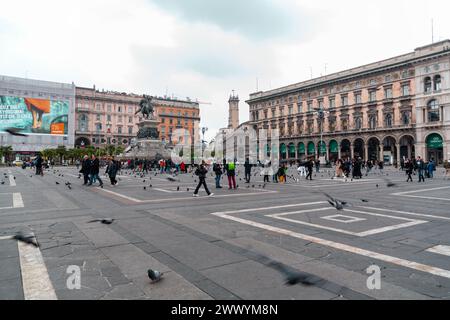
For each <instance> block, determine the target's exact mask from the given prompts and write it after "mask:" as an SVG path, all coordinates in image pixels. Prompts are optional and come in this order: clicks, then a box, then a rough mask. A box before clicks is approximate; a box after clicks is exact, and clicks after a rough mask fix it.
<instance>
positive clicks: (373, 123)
mask: <svg viewBox="0 0 450 320" xmlns="http://www.w3.org/2000/svg"><path fill="white" fill-rule="evenodd" d="M376 127H377V116H375V115H371V116H370V117H369V128H370V129H375V128H376Z"/></svg>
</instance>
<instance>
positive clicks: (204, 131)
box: [202, 127, 208, 158]
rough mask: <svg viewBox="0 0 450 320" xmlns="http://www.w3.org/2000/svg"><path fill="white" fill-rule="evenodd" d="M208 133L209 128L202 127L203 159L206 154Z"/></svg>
mask: <svg viewBox="0 0 450 320" xmlns="http://www.w3.org/2000/svg"><path fill="white" fill-rule="evenodd" d="M206 131H208V128H207V127H202V135H203V138H202V158H203V156H204V153H205V143H206V141H205V133H206Z"/></svg>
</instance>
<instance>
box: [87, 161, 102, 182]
mask: <svg viewBox="0 0 450 320" xmlns="http://www.w3.org/2000/svg"><path fill="white" fill-rule="evenodd" d="M99 172H100V161H99V160H98V158H97V157H96V156H95V155H94V154H93V155H92V162H91V180H90V182H89V185H90V186H92V183H93V181H94V179H97V180H98V182H99V183H100V187H102V188H103V181H102V179H100V175H99Z"/></svg>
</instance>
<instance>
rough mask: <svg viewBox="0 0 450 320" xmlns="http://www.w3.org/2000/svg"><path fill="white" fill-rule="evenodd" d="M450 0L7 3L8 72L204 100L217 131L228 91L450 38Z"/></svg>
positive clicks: (1, 33) (244, 94)
mask: <svg viewBox="0 0 450 320" xmlns="http://www.w3.org/2000/svg"><path fill="white" fill-rule="evenodd" d="M449 11H450V2H448V1H447V0H428V1H423V0H422V1H417V0H377V1H361V0H340V1H337V0H222V1H219V0H127V1H123V0H120V1H119V0H81V1H68V0H66V1H65V0H39V1H36V0H17V1H7V0H2V1H1V10H0V44H1V45H0V74H4V75H10V76H18V77H28V78H33V79H42V80H50V81H61V82H69V83H70V82H72V81H73V82H75V84H77V85H79V86H87V87H91V86H92V85H94V84H95V85H96V87H97V88H100V89H102V88H104V89H108V90H117V91H127V92H134V93H147V94H151V95H159V96H163V95H165V94H166V93H167V94H168V95H170V96H172V95H173V96H175V97H178V98H186V97H190V98H192V99H195V98H197V99H198V100H199V101H204V102H210V103H212V104H211V105H201V116H202V125H206V126H208V127H209V129H210V131H209V135H208V136H209V137H212V136H213V135H214V132H215V130H217V129H218V128H221V127H224V126H226V125H227V117H228V103H227V100H228V97H229V94H230V93H231V91H232V90H235V91H236V93H238V94H239V96H240V98H241V104H240V107H241V110H240V113H241V122H242V121H245V120H248V105H247V104H246V103H245V100H246V99H248V97H249V94H250V93H252V92H255V91H256V88H257V83H258V88H259V90H268V89H271V88H276V87H279V86H284V85H288V84H291V83H295V82H299V81H302V80H307V79H310V78H311V74H312V76H313V77H317V76H320V75H323V74H325V73H327V74H329V73H332V72H337V71H340V70H344V69H347V68H350V67H355V66H359V65H362V64H366V63H370V62H375V61H377V60H381V59H385V58H389V57H392V56H395V55H399V54H403V53H407V52H410V51H412V50H413V49H414V48H416V47H418V46H422V45H425V44H428V43H431V19H433V20H434V39H435V41H438V40H443V39H448V38H450V19H448V12H449Z"/></svg>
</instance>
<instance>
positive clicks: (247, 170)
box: [244, 158, 252, 183]
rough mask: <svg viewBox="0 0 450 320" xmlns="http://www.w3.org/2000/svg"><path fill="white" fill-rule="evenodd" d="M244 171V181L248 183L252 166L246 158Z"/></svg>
mask: <svg viewBox="0 0 450 320" xmlns="http://www.w3.org/2000/svg"><path fill="white" fill-rule="evenodd" d="M244 170H245V181H246V182H247V183H250V177H251V176H252V165H251V164H250V160H249V159H248V158H247V159H245V163H244Z"/></svg>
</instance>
